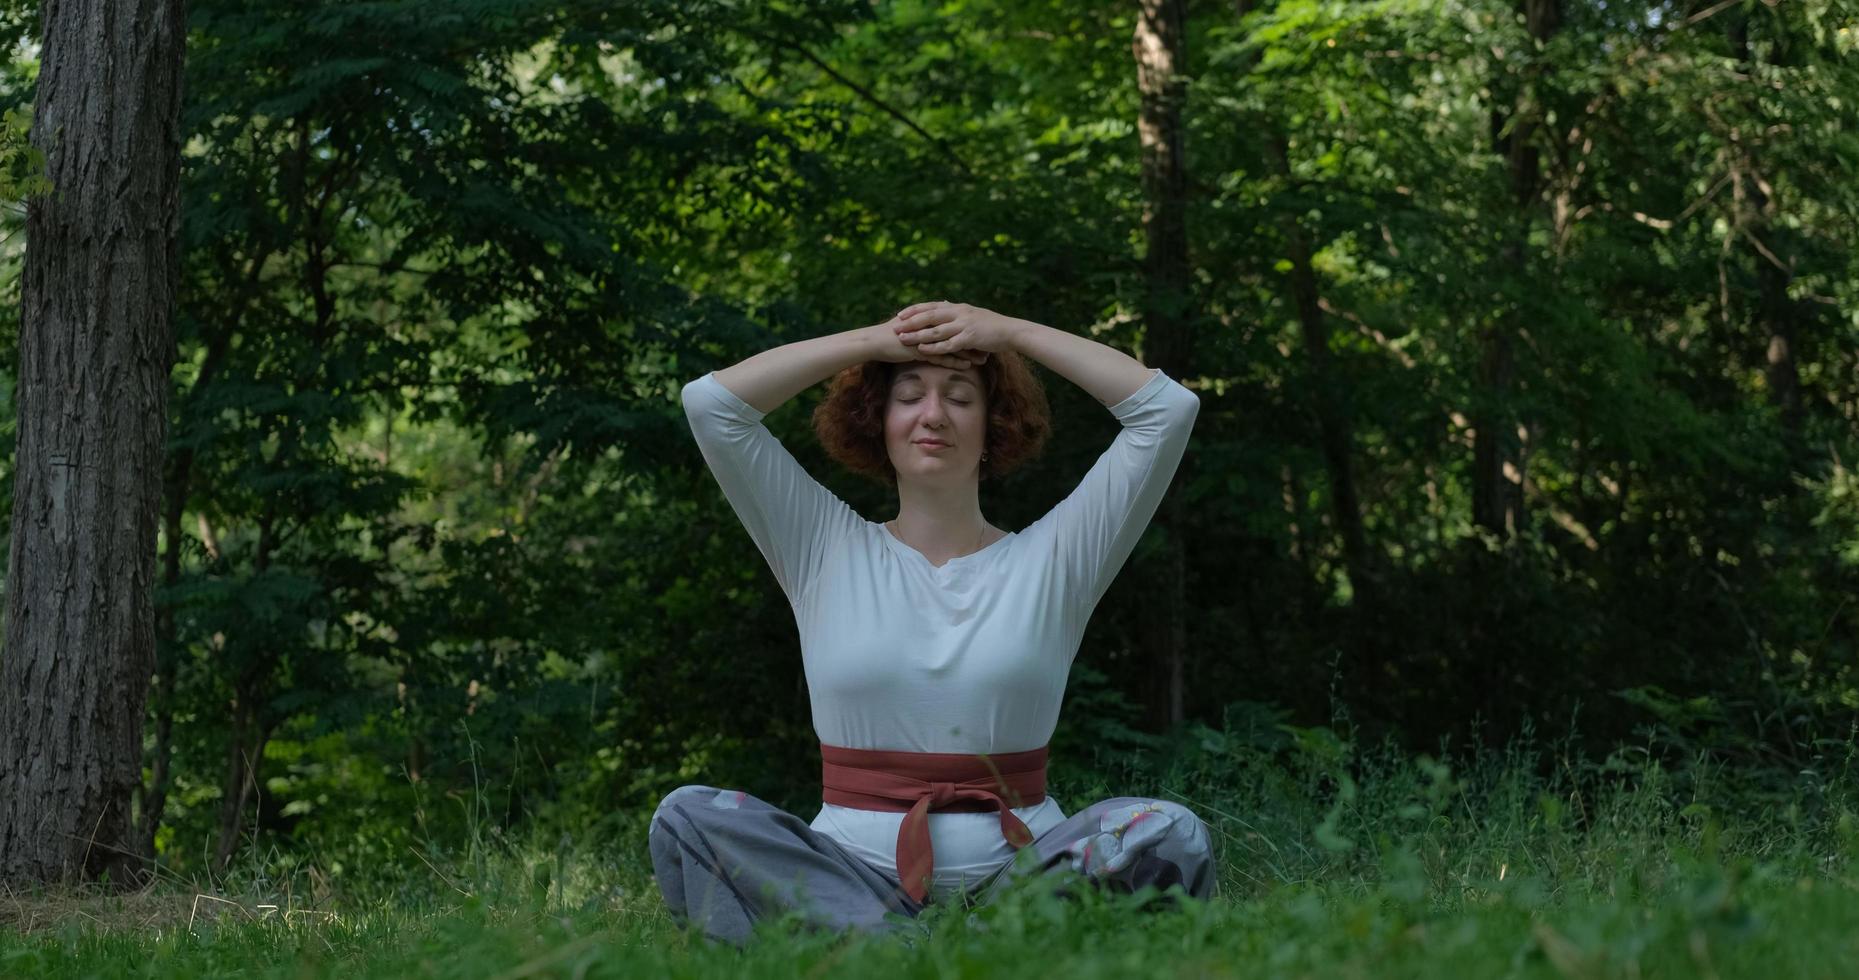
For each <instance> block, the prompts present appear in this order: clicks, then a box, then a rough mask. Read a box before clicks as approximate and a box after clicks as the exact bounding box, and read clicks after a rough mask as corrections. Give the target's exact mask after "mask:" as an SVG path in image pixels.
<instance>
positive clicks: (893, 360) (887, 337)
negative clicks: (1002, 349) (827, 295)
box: [865, 317, 988, 371]
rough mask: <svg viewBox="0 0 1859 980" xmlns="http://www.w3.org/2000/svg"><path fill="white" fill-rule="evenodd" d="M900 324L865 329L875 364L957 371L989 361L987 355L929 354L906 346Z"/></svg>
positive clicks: (892, 321) (891, 322) (894, 321)
mask: <svg viewBox="0 0 1859 980" xmlns="http://www.w3.org/2000/svg"><path fill="white" fill-rule="evenodd" d="M900 323H901V321H900V320H898V319H897V318H896V317H893V318H891V319H890V320H887V321H885V322H883V323H879V324H874V325H872V326H869V327H866V328H865V330H866V332H868V333H869V334H870V336H871V349H872V360H875V361H883V362H885V363H887V364H903V363H906V362H909V361H926V362H928V363H930V364H934V365H936V366H937V367H946V368H949V369H951V370H955V371H962V370H967V369H969V368H975V367H980V366H981V364H982V363H984V362H985V361H987V359H988V353H987V351H975V350H965V351H958V352H955V353H949V354H929V353H925V352H923V351H922V350H920V349H919V348H917V347H915V346H913V345H911V344H906V343H904V342H903V341H902V340H901V339H899V337H898V332H897V327H898V326H899V325H900Z"/></svg>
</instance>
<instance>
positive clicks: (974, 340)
mask: <svg viewBox="0 0 1859 980" xmlns="http://www.w3.org/2000/svg"><path fill="white" fill-rule="evenodd" d="M892 324H893V326H892V328H891V329H892V331H893V332H895V333H896V334H897V335H898V336H899V337H901V338H902V339H903V342H904V343H906V344H909V345H911V346H913V347H915V348H916V349H917V350H918V351H919V352H921V353H922V355H923V356H926V357H932V356H948V355H950V354H958V355H959V354H962V353H966V352H970V351H996V350H1012V351H1017V352H1019V353H1020V354H1022V355H1025V356H1027V357H1030V358H1032V359H1033V360H1035V361H1038V362H1039V363H1041V364H1044V365H1045V366H1046V367H1048V368H1050V369H1052V370H1053V371H1054V372H1057V373H1058V374H1059V375H1060V376H1062V377H1063V378H1065V380H1067V381H1070V382H1071V383H1072V384H1075V385H1077V386H1078V387H1080V388H1083V389H1084V390H1085V391H1088V392H1090V393H1091V397H1093V398H1095V399H1097V400H1098V401H1099V402H1102V403H1103V404H1104V406H1105V407H1106V408H1108V407H1110V406H1112V405H1116V404H1118V403H1119V402H1122V401H1123V400H1124V399H1126V398H1128V397H1130V396H1131V395H1133V394H1135V393H1136V392H1137V390H1138V389H1140V388H1142V386H1143V385H1145V384H1148V383H1149V379H1150V378H1153V377H1155V371H1154V370H1152V369H1150V368H1146V367H1143V365H1142V362H1141V361H1138V360H1137V359H1135V358H1134V357H1131V356H1130V355H1128V354H1125V353H1123V352H1122V351H1120V350H1117V349H1116V348H1115V347H1111V346H1109V345H1107V344H1100V343H1098V342H1097V341H1095V340H1092V339H1090V338H1089V337H1080V336H1078V335H1077V334H1070V333H1066V332H1065V331H1063V330H1054V329H1053V328H1051V327H1048V326H1046V325H1045V324H1043V323H1034V322H1033V321H1031V320H1021V319H1018V318H1015V317H1010V316H1006V315H1003V314H1000V313H996V312H994V311H993V310H986V309H982V308H981V307H979V306H970V305H968V304H967V303H947V302H935V303H918V304H916V305H915V306H906V307H904V308H903V309H902V310H900V311H899V312H898V314H897V319H896V320H893V321H892Z"/></svg>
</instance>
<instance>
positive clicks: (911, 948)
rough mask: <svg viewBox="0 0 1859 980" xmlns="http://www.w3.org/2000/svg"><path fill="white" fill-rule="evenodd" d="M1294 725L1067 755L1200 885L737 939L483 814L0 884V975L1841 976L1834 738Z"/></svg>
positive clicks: (625, 862) (1857, 841)
mask: <svg viewBox="0 0 1859 980" xmlns="http://www.w3.org/2000/svg"><path fill="white" fill-rule="evenodd" d="M1300 737H1307V738H1309V739H1312V740H1313V741H1311V742H1309V744H1305V743H1303V742H1300V743H1298V746H1296V747H1293V748H1291V749H1289V750H1287V749H1286V748H1285V747H1284V746H1282V745H1280V746H1277V747H1275V748H1272V749H1269V750H1267V749H1258V748H1252V747H1247V746H1234V745H1231V744H1225V743H1222V742H1221V741H1220V740H1219V739H1217V738H1208V739H1203V740H1202V741H1201V744H1200V745H1199V746H1198V747H1193V748H1191V749H1189V750H1184V749H1183V748H1182V747H1180V746H1176V747H1173V748H1171V750H1170V751H1169V752H1168V753H1166V754H1165V755H1166V757H1167V758H1169V759H1170V760H1171V761H1170V764H1169V766H1168V768H1167V770H1166V771H1165V772H1154V773H1144V772H1139V771H1129V772H1118V773H1103V772H1098V773H1093V774H1091V775H1089V776H1080V775H1077V774H1073V776H1072V777H1071V778H1070V779H1069V784H1068V786H1067V789H1066V791H1067V792H1068V793H1069V794H1070V796H1069V797H1066V796H1061V799H1085V798H1088V797H1091V796H1101V795H1111V794H1108V793H1103V792H1100V790H1101V789H1102V788H1103V786H1102V785H1101V784H1102V783H1105V782H1113V781H1114V782H1119V783H1121V784H1123V785H1128V784H1129V781H1131V780H1135V781H1138V782H1140V781H1141V780H1143V779H1153V780H1156V781H1157V785H1156V786H1155V787H1154V789H1155V790H1156V793H1155V795H1170V796H1173V797H1174V798H1177V799H1181V800H1183V801H1184V802H1187V803H1189V805H1191V806H1196V807H1197V808H1198V809H1199V810H1200V812H1201V813H1202V815H1203V816H1204V817H1205V818H1206V819H1207V821H1208V823H1209V825H1210V826H1211V827H1212V828H1213V829H1214V830H1215V831H1216V835H1215V836H1216V838H1217V840H1218V843H1219V848H1220V852H1221V853H1220V860H1221V881H1220V894H1219V895H1218V896H1217V897H1216V898H1215V899H1214V900H1213V901H1211V902H1207V903H1197V902H1188V903H1184V904H1183V905H1181V906H1180V907H1177V908H1170V909H1162V910H1156V909H1154V908H1152V907H1139V905H1140V903H1141V902H1142V900H1143V899H1145V898H1147V897H1148V896H1143V895H1139V896H1134V897H1116V896H1106V895H1099V894H1096V893H1087V894H1086V895H1085V896H1084V897H1083V898H1082V899H1076V900H1069V901H1068V900H1061V899H1057V898H1054V897H1053V896H1052V895H1051V894H1050V888H1049V887H1042V886H1041V884H1040V883H1037V882H1032V883H1028V886H1027V887H1021V888H1019V889H1018V890H1016V891H1014V892H1012V893H1010V894H1009V895H1008V896H1006V897H1005V898H1004V899H1003V900H1001V901H1000V902H997V903H996V904H993V905H990V906H987V907H984V908H980V909H975V910H962V909H959V908H933V909H932V910H931V911H930V912H929V913H926V915H925V916H924V918H923V919H921V920H919V923H918V925H919V927H920V931H919V932H916V933H912V934H907V935H904V936H890V937H882V936H881V937H867V936H842V935H828V934H818V933H808V932H805V931H803V930H799V929H796V928H794V927H793V923H791V922H790V923H783V922H775V923H770V924H768V925H767V926H765V928H764V931H763V934H762V935H761V936H760V937H759V938H758V940H757V941H756V942H755V943H754V944H753V945H752V946H751V947H750V948H749V949H747V950H736V949H734V948H730V947H718V946H712V945H710V944H708V943H706V942H705V941H703V940H702V939H701V938H700V937H697V936H694V935H692V934H690V933H688V932H685V931H683V930H680V929H679V928H678V927H677V926H676V925H675V924H674V923H673V922H671V921H670V919H669V918H668V916H667V914H666V912H665V909H664V907H663V906H662V904H661V903H660V901H659V898H658V895H657V892H656V889H655V888H654V887H653V884H652V882H651V879H650V877H649V875H648V873H647V870H646V868H645V866H644V864H643V861H644V853H643V852H644V841H643V840H637V841H630V840H622V841H616V842H609V843H606V844H604V845H593V844H587V845H582V846H581V847H580V848H578V849H577V848H574V847H569V846H566V845H564V844H563V842H562V840H561V838H559V837H557V838H555V839H554V840H553V842H552V846H549V847H547V848H540V847H539V848H534V849H525V848H520V847H509V846H492V845H487V844H486V843H485V842H484V839H483V837H482V836H480V835H477V834H475V833H474V834H473V835H472V839H471V840H469V841H466V842H465V843H464V845H463V846H461V847H460V848H458V849H457V850H456V851H455V852H453V853H450V854H446V853H445V852H442V851H435V852H434V855H435V856H431V857H428V858H427V859H426V860H423V861H411V860H410V863H409V865H408V866H406V867H395V868H377V869H373V871H372V872H371V873H370V874H369V875H367V876H363V877H360V878H351V879H350V880H349V881H347V882H346V883H345V884H344V885H343V886H342V887H341V888H340V889H337V890H334V891H330V890H328V889H327V888H326V887H325V886H324V885H322V884H319V882H318V881H317V879H316V875H315V874H314V873H313V872H310V871H307V870H306V866H305V865H304V864H302V863H301V862H299V863H294V864H290V865H289V867H290V868H292V869H293V870H291V871H290V872H289V873H287V874H279V873H277V872H276V871H275V868H276V867H277V866H278V865H277V864H276V862H272V863H271V864H267V863H265V862H256V861H255V862H254V863H253V864H252V865H251V866H250V867H248V868H247V869H246V870H245V871H244V872H242V874H241V876H238V877H235V878H232V879H229V880H225V881H221V882H217V883H215V884H214V886H213V887H212V888H211V889H208V890H206V891H204V892H203V891H199V890H197V889H196V888H195V887H194V886H187V885H184V884H182V883H178V882H170V883H166V884H163V885H161V886H158V887H156V888H155V889H152V890H151V891H149V892H146V893H142V894H139V895H132V896H119V897H108V896H98V897H85V896H82V895H73V894H50V895H20V894H13V895H10V896H6V895H0V976H5V977H14V976H19V977H78V976H151V977H169V976H174V977H179V976H187V977H216V976H225V977H235V976H236V977H322V976H329V977H342V978H345V980H352V978H364V977H406V976H434V977H520V976H562V977H635V976H657V975H666V976H688V977H710V976H716V977H724V976H727V977H732V978H733V977H738V976H767V977H794V976H827V975H841V974H843V975H851V976H867V975H875V976H882V977H886V978H893V980H894V978H903V977H932V976H933V977H950V976H965V977H966V976H977V977H988V976H1000V977H1016V978H1018V977H1026V976H1065V977H1096V976H1103V977H1127V976H1137V975H1141V976H1287V977H1299V976H1310V977H1351V976H1365V977H1366V976H1374V977H1401V976H1413V977H1447V976H1453V977H1456V976H1472V977H1513V976H1514V977H1538V976H1541V977H1559V976H1571V977H1589V976H1592V977H1614V976H1618V977H1712V976H1722V977H1758V976H1759V977H1855V976H1859V863H1856V861H1855V859H1856V858H1859V826H1856V823H1855V807H1854V806H1853V801H1854V799H1855V798H1856V794H1854V793H1853V792H1851V790H1852V788H1853V787H1852V784H1851V782H1850V780H1849V779H1848V778H1847V777H1846V776H1844V775H1840V776H1837V777H1835V776H1830V775H1827V773H1829V772H1839V773H1846V772H1850V767H1848V766H1846V765H1844V764H1843V763H1842V764H1840V765H1830V764H1821V765H1817V766H1816V765H1810V766H1808V767H1806V768H1802V769H1798V770H1788V771H1780V772H1770V773H1767V774H1765V775H1763V776H1762V777H1761V778H1757V777H1755V776H1752V775H1748V774H1738V773H1736V772H1734V771H1729V770H1724V769H1721V768H1718V767H1716V766H1714V765H1712V764H1711V763H1710V762H1709V760H1708V759H1705V758H1699V759H1696V760H1693V762H1691V763H1690V764H1688V765H1686V766H1685V767H1683V768H1682V769H1681V770H1678V771H1673V770H1668V769H1667V768H1665V767H1662V766H1660V765H1657V764H1654V763H1652V762H1650V761H1647V760H1648V759H1649V758H1650V756H1649V755H1647V754H1645V753H1640V754H1638V755H1635V754H1634V753H1621V754H1617V755H1616V756H1615V757H1614V758H1612V759H1610V760H1605V761H1603V762H1599V763H1596V764H1593V765H1588V766H1579V765H1574V764H1570V763H1566V762H1565V763H1563V764H1562V765H1561V766H1560V767H1556V766H1545V765H1542V764H1540V760H1538V761H1536V762H1532V761H1531V760H1530V759H1526V758H1524V757H1522V756H1520V755H1518V754H1516V753H1511V754H1498V755H1491V756H1488V757H1484V758H1480V759H1477V760H1473V761H1472V762H1471V763H1470V764H1469V765H1467V766H1466V767H1465V769H1464V771H1463V772H1454V771H1451V770H1448V769H1447V768H1446V767H1445V766H1442V765H1439V764H1436V763H1433V762H1431V761H1429V760H1427V759H1424V758H1420V759H1414V758H1408V757H1403V756H1401V755H1399V754H1398V753H1392V752H1384V753H1381V754H1379V755H1377V756H1375V757H1373V758H1362V757H1358V756H1357V755H1355V754H1354V753H1353V752H1351V751H1349V750H1348V749H1347V747H1346V746H1342V747H1341V750H1340V754H1339V750H1338V749H1337V746H1338V745H1340V743H1336V744H1331V743H1328V742H1325V741H1324V739H1323V737H1322V736H1320V735H1313V734H1312V733H1310V732H1304V733H1301V734H1300ZM1851 758H1852V753H1851V752H1850V751H1848V752H1847V753H1846V755H1845V756H1844V759H1845V760H1846V761H1848V762H1849V761H1850V759H1851ZM1635 760H1638V761H1635ZM1545 772H1547V773H1549V774H1548V775H1544V774H1543V773H1545ZM1169 787H1178V789H1170V788H1169ZM429 862H430V863H429ZM264 906H275V909H273V908H265V907H264Z"/></svg>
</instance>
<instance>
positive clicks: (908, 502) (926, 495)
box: [890, 484, 998, 564]
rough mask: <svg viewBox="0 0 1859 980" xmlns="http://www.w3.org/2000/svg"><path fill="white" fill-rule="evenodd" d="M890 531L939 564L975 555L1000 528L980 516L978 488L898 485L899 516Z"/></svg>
mask: <svg viewBox="0 0 1859 980" xmlns="http://www.w3.org/2000/svg"><path fill="white" fill-rule="evenodd" d="M890 526H891V533H893V534H895V535H897V537H898V539H899V540H901V541H903V542H904V543H905V544H907V545H910V546H911V547H913V548H915V549H917V550H918V551H920V552H922V553H923V554H924V556H925V557H927V558H929V560H930V561H931V562H934V563H937V564H940V563H942V562H944V561H948V560H949V559H951V558H960V557H962V556H963V555H968V554H973V553H974V552H976V551H979V550H981V549H982V548H985V547H987V546H988V545H989V544H990V543H992V542H993V541H995V540H998V534H997V532H998V529H997V528H995V527H993V526H992V525H990V524H989V523H988V521H987V518H985V517H983V516H981V501H980V495H979V492H978V487H977V486H975V485H973V484H970V485H969V486H966V487H961V488H956V489H951V490H946V491H944V490H938V489H933V488H927V487H905V486H899V487H898V504H897V518H896V519H895V520H893V521H891V522H890Z"/></svg>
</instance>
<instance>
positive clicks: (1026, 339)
mask: <svg viewBox="0 0 1859 980" xmlns="http://www.w3.org/2000/svg"><path fill="white" fill-rule="evenodd" d="M1012 336H1013V349H1014V350H1016V351H1018V352H1020V353H1021V354H1022V355H1024V356H1026V357H1030V358H1032V359H1033V360H1035V361H1038V362H1039V363H1041V364H1044V365H1045V366H1046V367H1048V368H1051V369H1052V370H1053V371H1054V372H1056V373H1058V374H1059V375H1061V376H1062V377H1064V378H1065V379H1066V380H1067V381H1070V382H1071V383H1072V384H1075V385H1077V386H1078V387H1080V388H1083V389H1084V390H1085V391H1088V392H1090V393H1091V397H1093V398H1095V399H1097V400H1098V401H1100V402H1103V403H1104V405H1105V407H1109V406H1112V405H1115V404H1117V403H1118V402H1121V401H1123V400H1124V399H1126V398H1128V397H1130V396H1131V395H1134V394H1136V392H1137V390H1139V389H1140V388H1142V386H1143V385H1145V384H1148V383H1149V379H1150V378H1153V377H1155V369H1153V368H1148V367H1144V366H1143V363H1142V362H1141V361H1138V360H1137V359H1135V358H1134V357H1131V356H1130V355H1128V354H1125V353H1123V352H1122V351H1120V350H1117V349H1116V348H1115V347H1111V346H1109V345H1107V344H1100V343H1098V342H1097V341H1095V340H1092V339H1090V338H1089V337H1080V336H1079V335H1077V334H1074V333H1066V332H1065V331H1063V330H1057V329H1054V328H1052V327H1048V326H1046V325H1045V324H1043V323H1034V322H1033V321H1031V320H1020V321H1018V324H1017V326H1016V328H1015V330H1014V331H1013V334H1012Z"/></svg>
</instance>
